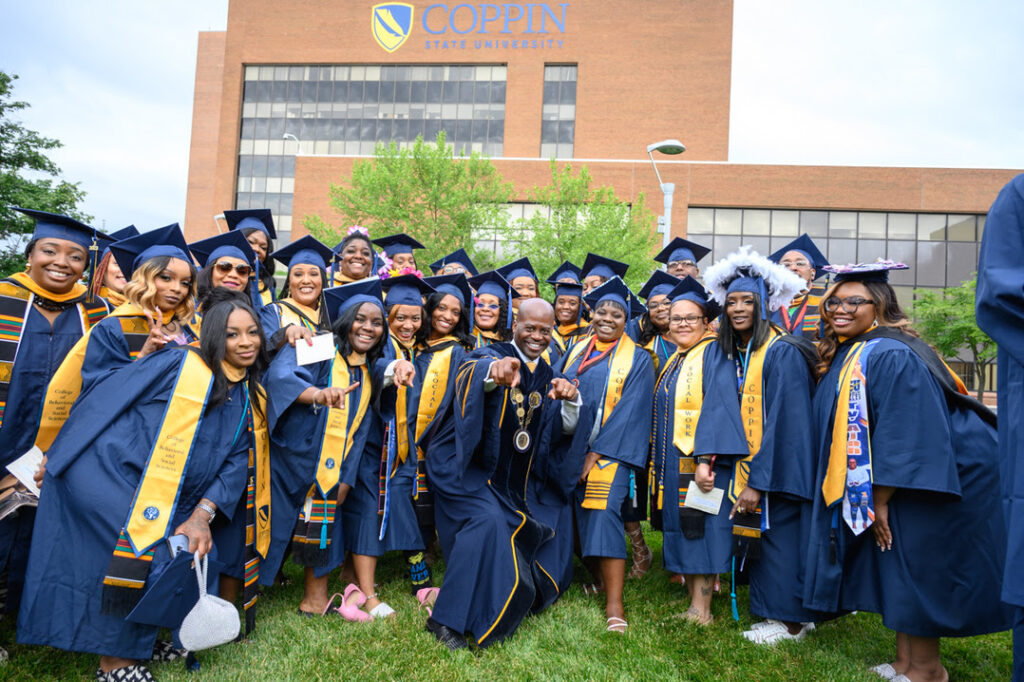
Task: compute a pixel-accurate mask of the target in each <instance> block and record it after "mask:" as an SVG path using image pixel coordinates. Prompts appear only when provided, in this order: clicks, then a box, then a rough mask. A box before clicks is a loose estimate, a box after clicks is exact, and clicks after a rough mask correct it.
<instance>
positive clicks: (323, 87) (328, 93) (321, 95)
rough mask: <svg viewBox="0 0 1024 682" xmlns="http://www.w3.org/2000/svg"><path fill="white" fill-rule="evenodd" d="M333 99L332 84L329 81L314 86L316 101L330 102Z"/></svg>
mask: <svg viewBox="0 0 1024 682" xmlns="http://www.w3.org/2000/svg"><path fill="white" fill-rule="evenodd" d="M333 99H334V83H332V82H331V81H324V80H322V81H320V82H319V83H317V85H316V101H317V102H330V101H331V100H333Z"/></svg>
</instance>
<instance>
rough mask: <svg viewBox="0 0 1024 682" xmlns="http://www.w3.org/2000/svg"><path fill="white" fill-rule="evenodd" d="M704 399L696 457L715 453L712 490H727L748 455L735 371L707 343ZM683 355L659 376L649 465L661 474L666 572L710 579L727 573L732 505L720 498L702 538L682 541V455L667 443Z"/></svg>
mask: <svg viewBox="0 0 1024 682" xmlns="http://www.w3.org/2000/svg"><path fill="white" fill-rule="evenodd" d="M702 352H703V353H704V372H703V388H704V400H703V402H702V403H701V413H700V417H699V418H698V421H697V430H696V433H695V434H694V453H693V455H692V456H696V455H717V456H718V457H717V459H716V460H715V468H714V471H715V487H716V488H721V489H722V490H726V491H728V489H729V485H730V483H731V482H732V464H733V461H734V460H733V458H734V457H736V456H740V457H743V456H746V455H747V452H748V450H747V441H746V437H745V436H744V434H743V425H742V424H741V423H740V416H739V412H738V411H737V410H736V409H735V407H734V406H735V404H736V397H735V396H736V369H735V367H734V366H733V364H732V362H731V361H730V360H729V358H727V357H726V356H725V355H724V354H723V353H722V352H721V350H720V349H719V347H718V343H717V342H716V341H712V342H711V343H709V344H708V345H707V346H705V347H704V349H703V351H702ZM684 357H685V356H683V355H681V354H680V355H676V356H674V358H673V359H672V360H670V362H669V364H668V365H666V367H665V370H664V371H663V372H662V374H661V376H660V377H659V378H658V384H657V389H656V391H655V395H654V418H653V420H652V438H651V442H652V453H651V455H652V456H651V466H652V467H653V468H654V471H655V472H664V473H663V475H664V479H663V480H664V488H665V490H664V504H663V511H662V514H661V517H660V518H661V527H662V532H663V539H664V544H663V558H664V562H665V568H666V569H667V570H669V571H671V572H673V573H679V574H683V575H691V574H692V575H709V574H713V573H723V572H725V571H727V570H728V569H729V560H730V557H731V556H732V521H731V520H730V519H729V511H730V509H731V506H730V505H729V503H728V497H727V496H726V497H724V498H723V501H722V506H721V508H720V509H719V512H718V514H716V515H714V516H712V515H706V518H704V534H703V536H702V537H694V538H687V537H686V536H685V535H684V534H683V530H682V527H681V525H680V521H679V497H678V492H677V491H678V490H679V460H680V459H681V458H682V457H683V455H682V453H681V452H680V451H679V449H678V448H677V447H675V445H674V444H673V442H672V439H673V435H674V431H675V418H676V413H675V394H676V385H677V382H678V379H679V371H680V370H681V369H682V360H683V358H684Z"/></svg>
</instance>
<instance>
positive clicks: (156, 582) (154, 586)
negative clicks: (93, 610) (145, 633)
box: [126, 552, 224, 630]
mask: <svg viewBox="0 0 1024 682" xmlns="http://www.w3.org/2000/svg"><path fill="white" fill-rule="evenodd" d="M194 561H195V555H193V554H192V553H191V552H179V553H178V556H176V557H174V558H173V559H170V560H168V561H165V562H163V563H162V564H160V565H159V566H157V567H155V568H154V569H153V571H152V573H151V574H150V576H149V577H148V578H147V580H146V588H145V592H143V594H142V597H141V598H140V599H139V602H138V604H136V605H135V608H134V609H132V610H131V612H130V613H129V614H128V616H127V618H126V620H129V621H131V622H133V623H140V624H142V625H151V626H154V627H163V628H169V629H171V630H175V629H177V628H178V627H180V626H181V621H183V620H185V616H186V615H187V614H188V612H189V611H191V610H192V607H193V606H195V605H196V602H197V601H199V582H198V581H197V580H196V572H195V568H194V567H193V562H194ZM223 568H224V564H223V563H221V562H220V561H216V560H215V559H210V560H209V566H208V569H207V589H208V590H209V591H210V592H211V593H215V592H216V585H214V584H212V583H215V580H216V579H215V578H213V579H211V578H210V576H219V575H220V572H221V570H222V569H223Z"/></svg>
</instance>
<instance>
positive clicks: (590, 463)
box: [579, 452, 601, 483]
mask: <svg viewBox="0 0 1024 682" xmlns="http://www.w3.org/2000/svg"><path fill="white" fill-rule="evenodd" d="M599 459H601V455H599V454H597V453H596V452H588V453H587V458H586V459H585V460H583V473H582V474H580V481H579V482H580V483H583V482H584V481H586V480H587V476H588V475H589V474H590V470H591V469H593V468H594V465H595V464H597V460H599Z"/></svg>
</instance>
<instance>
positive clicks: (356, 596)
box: [334, 583, 373, 623]
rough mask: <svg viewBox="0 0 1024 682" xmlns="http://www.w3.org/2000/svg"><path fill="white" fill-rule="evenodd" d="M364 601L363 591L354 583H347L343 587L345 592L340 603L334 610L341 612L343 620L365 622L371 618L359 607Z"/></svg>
mask: <svg viewBox="0 0 1024 682" xmlns="http://www.w3.org/2000/svg"><path fill="white" fill-rule="evenodd" d="M365 603H366V595H365V594H363V591H362V590H360V589H359V586H358V585H356V584H355V583H349V584H348V586H347V587H345V594H344V596H343V597H342V599H341V604H340V605H339V606H338V607H337V608H336V609H334V610H335V611H337V612H338V613H339V614H341V617H342V618H344V619H345V620H349V621H352V622H354V623H365V622H367V621H371V620H373V618H372V617H371V616H370V614H368V613H367V612H366V611H363V610H361V609H360V608H359V607H360V606H362V605H363V604H365Z"/></svg>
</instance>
